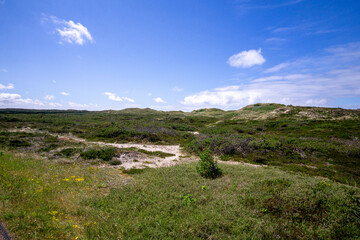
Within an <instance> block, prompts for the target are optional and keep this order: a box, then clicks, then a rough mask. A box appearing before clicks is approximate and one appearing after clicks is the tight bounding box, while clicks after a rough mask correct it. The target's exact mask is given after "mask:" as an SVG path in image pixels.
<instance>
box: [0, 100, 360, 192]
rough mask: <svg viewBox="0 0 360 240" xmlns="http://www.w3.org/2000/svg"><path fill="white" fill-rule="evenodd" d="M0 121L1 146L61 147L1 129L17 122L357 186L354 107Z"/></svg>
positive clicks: (63, 114) (131, 112)
mask: <svg viewBox="0 0 360 240" xmlns="http://www.w3.org/2000/svg"><path fill="white" fill-rule="evenodd" d="M0 120H1V121H0V147H1V148H2V149H8V150H16V151H26V152H28V151H30V152H32V151H35V152H37V153H40V154H43V153H46V152H49V153H52V152H53V151H57V152H60V151H62V149H61V147H64V145H66V143H64V142H61V141H60V142H59V140H57V139H56V138H54V137H53V136H51V135H49V134H48V135H46V134H39V133H37V132H34V133H32V134H29V133H16V132H9V131H10V130H12V129H14V128H16V129H21V128H24V127H25V128H31V129H39V130H42V131H43V132H49V133H54V134H68V133H71V134H73V135H75V136H78V137H81V138H85V139H87V140H92V141H104V142H118V143H127V142H136V143H145V144H146V143H151V144H181V145H182V146H183V147H184V148H185V149H186V150H187V151H189V152H190V153H193V154H199V153H200V152H201V151H203V150H204V149H206V148H210V150H211V151H212V154H215V155H217V157H219V158H221V159H222V160H234V161H243V162H250V163H255V164H266V165H276V166H281V167H282V168H283V169H287V170H290V171H295V172H303V173H307V174H310V175H317V176H323V177H327V178H330V179H332V180H336V181H339V182H342V183H345V184H350V185H357V186H358V185H359V184H360V163H359V159H360V140H359V139H360V127H359V126H360V110H349V109H340V108H319V107H299V106H291V105H289V106H285V105H282V104H274V103H268V104H253V105H249V106H246V107H244V108H242V109H240V110H237V111H223V110H221V109H200V110H195V111H193V112H188V113H186V112H181V111H176V112H164V111H156V110H152V109H137V108H133V109H124V110H121V111H100V112H88V111H51V110H21V109H18V110H14V109H12V110H11V109H4V110H0ZM194 133H200V134H194ZM68 147H69V148H71V147H72V146H68ZM55 154H56V153H55ZM69 154H70V152H69ZM43 155H44V154H43ZM64 156H65V157H66V155H64Z"/></svg>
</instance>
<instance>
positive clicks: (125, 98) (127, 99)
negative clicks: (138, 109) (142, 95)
mask: <svg viewBox="0 0 360 240" xmlns="http://www.w3.org/2000/svg"><path fill="white" fill-rule="evenodd" d="M123 99H124V100H125V101H128V102H131V103H133V102H135V100H134V99H132V98H128V97H123Z"/></svg>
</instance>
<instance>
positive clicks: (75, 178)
mask: <svg viewBox="0 0 360 240" xmlns="http://www.w3.org/2000/svg"><path fill="white" fill-rule="evenodd" d="M70 180H75V182H82V181H84V178H83V177H76V176H71V177H70V179H69V178H64V179H62V181H64V182H69V181H70Z"/></svg>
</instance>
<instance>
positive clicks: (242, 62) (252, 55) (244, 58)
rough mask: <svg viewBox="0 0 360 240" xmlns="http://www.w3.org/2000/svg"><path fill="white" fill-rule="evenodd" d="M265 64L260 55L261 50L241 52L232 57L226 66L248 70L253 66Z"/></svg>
mask: <svg viewBox="0 0 360 240" xmlns="http://www.w3.org/2000/svg"><path fill="white" fill-rule="evenodd" d="M264 62H265V58H264V57H263V56H262V55H261V49H259V50H254V49H251V50H249V51H242V52H240V53H237V54H234V55H232V56H231V57H230V58H229V60H228V61H227V64H229V65H230V66H231V67H237V68H240V67H241V68H249V67H252V66H254V65H261V64H263V63H264Z"/></svg>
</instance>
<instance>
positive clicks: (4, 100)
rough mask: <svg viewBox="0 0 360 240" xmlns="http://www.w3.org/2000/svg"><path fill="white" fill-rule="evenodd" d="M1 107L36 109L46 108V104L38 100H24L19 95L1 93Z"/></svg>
mask: <svg viewBox="0 0 360 240" xmlns="http://www.w3.org/2000/svg"><path fill="white" fill-rule="evenodd" d="M0 106H1V107H25V106H27V107H29V106H31V107H36V106H44V103H42V102H41V101H39V100H38V99H35V100H33V99H30V98H25V99H24V98H22V97H21V95H20V94H17V93H0Z"/></svg>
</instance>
